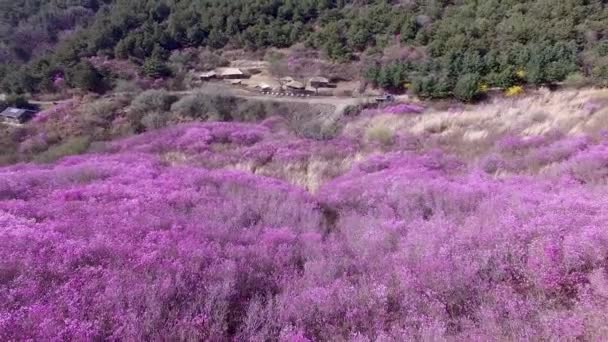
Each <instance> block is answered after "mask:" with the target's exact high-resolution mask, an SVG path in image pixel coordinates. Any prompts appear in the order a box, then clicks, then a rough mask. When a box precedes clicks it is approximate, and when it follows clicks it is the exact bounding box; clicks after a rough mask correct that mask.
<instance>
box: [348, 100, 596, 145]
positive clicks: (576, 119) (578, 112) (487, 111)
mask: <svg viewBox="0 0 608 342" xmlns="http://www.w3.org/2000/svg"><path fill="white" fill-rule="evenodd" d="M590 107H592V110H590ZM377 126H381V127H390V128H391V130H392V131H393V132H394V133H395V134H400V133H407V134H413V135H423V136H425V140H426V141H425V146H427V147H442V148H445V149H446V150H448V151H450V152H454V153H458V154H460V155H462V156H464V157H466V156H470V157H473V156H476V155H478V154H479V153H483V152H484V151H486V150H487V148H489V147H490V146H492V145H493V144H494V143H495V141H496V140H497V139H498V138H500V137H501V136H504V135H505V134H519V135H524V136H526V135H542V134H546V133H548V132H553V131H559V132H562V133H564V134H567V135H577V134H583V133H588V134H595V133H597V132H599V131H601V130H605V129H608V90H603V89H584V90H566V91H557V92H550V91H549V90H547V89H541V90H539V91H537V92H536V93H535V94H530V95H528V96H526V97H518V98H509V99H506V98H498V99H494V100H491V101H489V102H487V103H482V104H477V105H470V106H465V107H463V108H462V109H459V110H452V111H450V110H446V109H441V110H437V109H429V110H427V112H425V113H423V114H421V115H407V114H405V115H392V114H379V115H375V116H371V117H362V118H361V119H359V120H356V121H353V122H351V123H349V124H348V125H347V127H346V128H345V132H346V134H350V135H351V136H357V135H361V134H365V132H367V131H368V130H370V129H372V130H373V129H374V127H377ZM430 142H432V143H433V145H434V144H438V145H439V146H429V143H430Z"/></svg>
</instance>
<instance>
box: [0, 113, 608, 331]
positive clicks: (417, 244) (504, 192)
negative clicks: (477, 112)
mask: <svg viewBox="0 0 608 342" xmlns="http://www.w3.org/2000/svg"><path fill="white" fill-rule="evenodd" d="M371 115H373V114H371ZM393 115H394V116H396V117H400V116H403V115H412V114H407V113H406V114H393ZM423 115H424V114H423ZM282 127H283V124H281V120H280V119H278V118H273V119H271V120H267V121H265V122H263V123H260V124H239V123H205V124H203V123H191V124H186V125H178V126H174V127H169V128H165V129H162V130H159V131H154V132H149V133H146V134H143V135H140V136H136V137H133V138H129V139H126V140H120V141H116V142H114V143H110V144H108V145H107V147H106V149H105V150H104V151H100V152H98V153H94V154H87V155H82V156H76V157H69V158H66V159H64V160H61V161H59V162H56V163H53V164H48V165H36V164H21V165H16V166H12V167H6V168H0V302H1V303H3V305H2V306H0V338H1V339H2V340H23V339H34V340H37V339H39V340H54V339H63V340H71V339H76V340H91V339H99V340H106V339H109V340H167V339H169V340H258V341H268V340H271V341H275V340H282V341H337V340H340V341H343V340H363V341H366V340H378V339H380V340H390V341H393V340H394V341H403V340H425V339H428V340H463V339H473V340H522V339H534V340H598V339H601V338H602V337H603V336H605V331H606V329H607V328H608V327H607V325H606V324H607V322H608V320H607V318H608V317H607V316H606V315H607V314H606V310H605V307H606V305H607V304H608V302H607V293H608V292H607V288H608V281H607V279H608V278H607V274H606V269H607V267H608V264H607V260H608V259H607V258H606V255H608V244H607V243H606V242H607V241H608V231H607V230H606V222H608V216H607V211H606V210H605V208H606V207H607V206H608V196H607V192H606V190H607V188H606V184H607V182H608V172H607V170H608V159H607V156H608V140H606V137H605V136H602V135H585V134H577V135H574V136H565V135H559V134H553V133H551V134H546V135H540V136H530V137H524V136H521V135H519V134H517V132H516V131H513V134H512V135H506V136H503V137H497V140H496V143H495V145H494V146H493V147H492V148H491V150H490V151H489V152H486V153H483V154H482V155H480V158H479V159H475V160H466V159H459V158H457V157H455V156H453V155H448V154H445V153H443V152H442V151H441V150H437V149H431V150H426V149H424V148H421V147H420V146H419V144H418V143H416V137H412V136H409V135H407V134H406V133H405V132H402V131H400V133H399V134H396V135H395V136H394V138H393V139H392V140H385V139H382V135H375V134H366V135H365V138H361V139H362V140H361V141H357V140H355V139H352V138H349V137H347V136H343V137H338V138H336V139H334V140H330V141H326V142H318V141H313V140H309V139H301V138H295V137H293V136H292V135H290V134H289V133H288V132H286V131H285V130H284V128H282ZM401 132H402V133H403V134H401ZM422 137H424V136H422ZM424 141H425V142H428V140H424ZM366 144H369V145H366ZM370 149H371V150H370ZM382 151H385V152H382ZM370 153H371V155H370ZM313 175H316V177H312V176H313ZM313 179H315V180H316V184H318V185H319V186H318V189H316V191H314V192H308V191H306V190H304V189H303V188H302V187H300V186H298V185H295V184H301V185H306V186H309V185H312V184H313V183H311V181H313Z"/></svg>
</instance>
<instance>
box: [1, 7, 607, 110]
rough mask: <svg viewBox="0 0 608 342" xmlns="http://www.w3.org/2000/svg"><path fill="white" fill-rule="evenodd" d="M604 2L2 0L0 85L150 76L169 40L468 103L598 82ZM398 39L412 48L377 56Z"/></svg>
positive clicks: (603, 53)
mask: <svg viewBox="0 0 608 342" xmlns="http://www.w3.org/2000/svg"><path fill="white" fill-rule="evenodd" d="M607 7H608V5H606V4H605V2H604V1H602V0H560V1H555V0H463V1H448V0H393V1H391V0H231V1H225V0H181V1H176V0H166V1H159V0H155V1H153V0H106V1H101V0H54V1H48V2H47V1H41V0H39V1H30V0H27V1H26V0H20V1H10V2H9V1H7V0H0V13H2V14H1V16H2V17H0V20H1V23H0V63H1V64H0V87H1V88H2V90H3V91H5V92H8V93H23V92H44V91H52V90H53V82H52V81H53V78H54V77H57V75H61V76H62V77H65V78H66V81H67V84H68V85H69V86H71V87H80V86H82V85H81V84H79V82H78V80H79V79H80V80H82V79H83V77H82V76H79V74H80V73H81V72H88V73H91V72H92V71H91V70H90V66H88V65H83V63H84V62H83V61H82V58H83V57H87V56H95V55H102V56H108V57H110V58H119V59H130V60H132V61H135V62H136V63H137V64H139V65H141V66H142V70H144V71H145V72H146V73H149V74H150V75H152V76H157V77H159V76H166V75H168V73H169V70H167V68H165V66H164V63H165V62H166V61H167V59H168V58H169V55H170V52H171V51H173V50H176V49H182V48H187V47H202V46H205V47H209V48H211V49H223V48H244V49H249V50H259V49H264V48H268V47H278V48H283V47H289V46H291V45H293V44H295V43H303V44H305V45H306V46H308V47H310V48H313V49H317V50H319V51H321V52H322V55H323V56H324V57H326V58H327V59H329V60H332V61H334V62H336V63H348V62H351V61H355V60H362V59H364V60H365V61H366V63H364V64H365V65H366V66H367V69H366V70H364V72H363V75H362V76H364V77H365V78H366V79H368V80H369V81H370V82H372V83H373V84H374V85H378V86H380V87H383V88H386V89H393V90H397V91H403V90H405V89H409V90H411V91H413V92H416V93H417V94H419V95H422V96H425V97H433V98H440V97H446V96H452V95H454V96H456V97H459V98H461V99H463V100H471V99H473V98H474V97H475V96H476V95H477V92H478V88H479V89H481V88H482V87H509V86H513V85H525V84H531V85H541V84H551V83H556V82H562V81H576V82H579V83H580V82H588V83H590V84H596V85H605V84H607V83H608V8H607ZM81 27H82V28H81ZM54 44H57V45H56V46H55V45H54ZM396 44H399V45H400V46H401V47H406V48H407V49H409V51H411V52H412V53H411V54H405V55H404V54H398V55H396V56H395V55H391V54H386V53H385V52H386V50H387V48H388V47H390V46H394V45H396ZM49 46H55V48H54V50H53V51H52V52H48V53H47V52H45V51H47V50H48V47H49ZM84 79H91V78H90V77H89V78H87V77H84ZM92 79H95V80H100V81H101V80H103V75H99V77H93V78H92ZM86 88H89V89H94V88H103V87H102V86H101V85H87V86H86Z"/></svg>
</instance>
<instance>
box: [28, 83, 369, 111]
mask: <svg viewBox="0 0 608 342" xmlns="http://www.w3.org/2000/svg"><path fill="white" fill-rule="evenodd" d="M199 93H202V94H208V95H229V96H234V97H238V98H242V99H248V100H256V101H265V102H281V103H306V104H311V105H330V106H333V107H334V108H335V114H338V115H342V114H343V113H344V110H345V109H346V108H347V107H348V106H355V105H358V104H363V103H368V102H370V101H374V98H373V97H346V96H308V97H297V96H293V95H292V96H289V95H282V96H279V95H270V94H262V93H258V92H253V91H249V90H245V89H239V88H227V87H218V88H213V89H209V88H196V89H190V90H183V91H169V94H171V95H176V96H187V95H193V94H199ZM120 95H135V93H132V94H131V93H112V94H109V95H107V97H110V98H112V97H116V96H120ZM69 101H72V99H63V100H56V101H35V100H31V101H30V103H32V104H35V105H38V106H39V107H41V108H49V107H52V106H55V105H59V104H62V103H66V102H69Z"/></svg>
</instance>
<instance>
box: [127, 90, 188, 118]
mask: <svg viewBox="0 0 608 342" xmlns="http://www.w3.org/2000/svg"><path fill="white" fill-rule="evenodd" d="M175 101H177V98H176V97H175V96H173V95H170V94H169V93H168V92H167V91H165V90H155V89H151V90H146V91H144V92H143V93H141V94H139V95H137V96H136V97H135V98H134V99H133V102H131V106H130V107H129V109H130V111H132V112H135V113H147V112H151V111H168V110H169V109H170V108H171V105H172V104H173V103H174V102H175Z"/></svg>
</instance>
